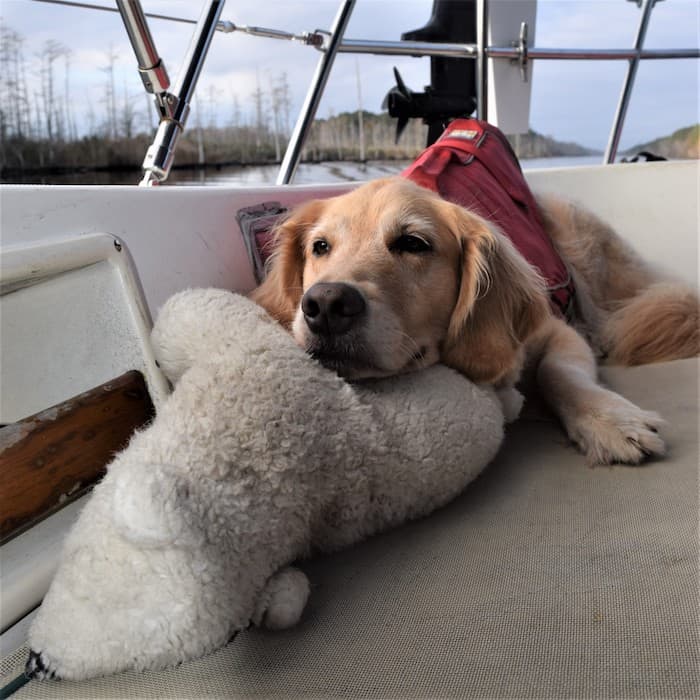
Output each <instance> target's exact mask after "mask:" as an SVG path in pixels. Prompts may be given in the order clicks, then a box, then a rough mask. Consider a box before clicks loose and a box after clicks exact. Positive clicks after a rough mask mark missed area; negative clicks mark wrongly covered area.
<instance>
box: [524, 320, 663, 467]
mask: <svg viewBox="0 0 700 700" xmlns="http://www.w3.org/2000/svg"><path fill="white" fill-rule="evenodd" d="M538 335H539V337H538V338H537V342H538V345H539V347H538V348H537V350H538V351H539V354H540V361H539V366H538V368H537V383H538V385H539V387H540V389H541V391H542V394H543V396H544V399H545V400H546V401H547V402H548V403H549V405H550V406H551V408H552V409H553V410H554V411H555V412H556V414H557V415H558V416H559V418H560V419H561V421H562V423H563V424H564V428H565V429H566V432H567V433H568V435H569V437H570V438H571V440H573V441H574V442H575V443H576V444H577V445H578V446H579V447H580V448H581V450H582V451H583V453H584V454H585V455H586V456H587V457H588V460H589V462H590V463H592V464H612V463H617V462H622V463H626V464H639V463H640V462H641V461H642V460H643V459H644V458H645V457H649V456H652V455H662V454H664V451H665V445H664V442H663V440H662V439H661V437H659V435H658V428H659V426H660V425H661V424H662V422H663V421H662V420H661V418H660V417H659V416H658V415H657V414H656V413H653V412H650V411H644V410H642V409H641V408H639V407H638V406H635V405H634V404H633V403H631V402H630V401H628V400H627V399H625V398H623V397H622V396H620V395H619V394H616V393H615V392H613V391H610V390H609V389H606V388H604V387H602V386H600V384H598V382H597V371H596V362H595V358H594V356H593V352H592V350H591V348H590V346H589V345H588V344H587V343H586V341H585V340H584V339H583V338H582V337H581V336H580V335H579V334H578V333H577V332H576V331H575V330H574V329H573V328H571V327H570V326H568V325H567V324H566V323H564V322H563V321H561V320H559V319H556V318H554V317H552V318H551V319H550V321H548V322H547V323H546V324H545V326H544V328H543V329H542V330H541V331H540V333H539V334H538Z"/></svg>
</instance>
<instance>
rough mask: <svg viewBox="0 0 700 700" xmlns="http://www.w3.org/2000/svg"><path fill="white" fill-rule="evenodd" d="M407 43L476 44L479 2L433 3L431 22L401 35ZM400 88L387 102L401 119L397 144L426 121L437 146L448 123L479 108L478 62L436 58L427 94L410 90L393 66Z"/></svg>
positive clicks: (430, 140) (447, 0)
mask: <svg viewBox="0 0 700 700" xmlns="http://www.w3.org/2000/svg"><path fill="white" fill-rule="evenodd" d="M401 39H402V40H403V41H430V42H440V43H465V44H472V43H475V42H476V0H433V11H432V15H431V17H430V20H429V21H428V23H427V24H426V25H425V26H424V27H422V28H421V29H414V30H413V31H410V32H405V33H404V34H402V35H401ZM394 76H395V77H396V87H394V88H392V89H391V90H390V91H389V93H388V94H387V96H386V98H385V100H384V107H385V108H387V109H388V110H389V114H390V115H391V116H392V117H394V118H395V119H397V120H398V121H397V125H396V140H397V141H398V140H399V137H400V136H401V133H402V132H403V130H404V129H405V128H406V125H407V124H408V120H409V119H422V120H423V121H424V122H425V123H426V124H427V125H428V143H427V145H428V146H430V145H431V144H432V143H434V142H435V141H436V140H437V139H438V137H439V136H440V134H442V132H443V131H444V129H445V127H446V126H447V124H448V123H449V122H450V121H451V120H452V119H456V118H458V117H468V116H470V115H471V114H472V113H473V112H474V110H475V109H476V61H473V60H471V59H468V58H444V57H440V56H438V57H431V59H430V85H428V86H426V87H425V92H421V93H418V92H413V91H412V90H410V89H409V88H408V87H406V85H405V83H404V82H403V80H402V78H401V75H400V74H399V72H398V70H396V68H394Z"/></svg>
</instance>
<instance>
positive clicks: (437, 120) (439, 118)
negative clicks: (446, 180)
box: [382, 67, 476, 143]
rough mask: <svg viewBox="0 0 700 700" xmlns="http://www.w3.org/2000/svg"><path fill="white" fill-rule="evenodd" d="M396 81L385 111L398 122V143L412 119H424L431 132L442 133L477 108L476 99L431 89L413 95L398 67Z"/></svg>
mask: <svg viewBox="0 0 700 700" xmlns="http://www.w3.org/2000/svg"><path fill="white" fill-rule="evenodd" d="M394 78H395V79H396V85H395V86H394V87H393V88H391V90H389V92H387V94H386V97H385V98H384V100H383V101H382V109H387V110H389V114H390V115H391V116H392V117H394V118H395V119H396V120H397V122H396V143H398V142H399V138H400V137H401V134H402V133H403V131H404V129H405V128H406V125H407V124H408V121H409V119H422V120H423V121H424V122H425V123H426V124H428V125H429V126H430V128H431V129H432V128H433V127H439V130H438V132H437V133H438V134H439V133H440V132H441V131H442V129H444V127H445V125H446V124H447V123H448V122H449V121H450V120H451V119H455V118H456V117H463V116H469V115H470V114H471V113H472V112H473V111H474V108H475V107H476V101H475V100H474V98H472V97H465V96H463V95H453V94H448V93H444V92H439V91H437V90H434V89H433V88H432V87H430V86H427V87H426V88H425V92H413V90H411V88H409V87H408V86H407V85H406V83H405V82H404V80H403V78H402V77H401V73H399V71H398V69H397V68H396V67H394Z"/></svg>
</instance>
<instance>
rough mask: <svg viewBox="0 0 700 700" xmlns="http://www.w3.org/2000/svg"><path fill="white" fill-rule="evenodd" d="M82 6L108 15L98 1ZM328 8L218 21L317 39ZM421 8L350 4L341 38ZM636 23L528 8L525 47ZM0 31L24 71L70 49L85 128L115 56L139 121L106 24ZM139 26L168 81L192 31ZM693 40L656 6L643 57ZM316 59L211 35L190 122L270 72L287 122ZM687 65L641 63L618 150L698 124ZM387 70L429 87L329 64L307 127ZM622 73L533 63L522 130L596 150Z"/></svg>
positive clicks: (374, 101)
mask: <svg viewBox="0 0 700 700" xmlns="http://www.w3.org/2000/svg"><path fill="white" fill-rule="evenodd" d="M91 1H92V2H94V3H95V4H102V5H105V6H110V5H111V6H112V7H114V4H113V3H109V2H107V1H106V0H91ZM495 1H496V2H498V0H495ZM202 5H203V3H202V2H201V1H200V0H142V6H143V8H144V10H145V11H146V12H149V11H150V12H157V13H161V14H172V15H177V16H181V17H188V18H192V19H196V18H197V17H198V15H199V12H200V9H201V7H202ZM337 7H338V2H337V0H304V1H300V0H299V1H297V0H229V1H228V2H227V4H226V6H225V7H224V10H223V14H222V19H224V20H230V21H232V22H234V23H235V24H239V25H256V26H263V27H270V28H274V29H280V30H285V31H290V32H295V33H301V32H304V31H311V30H314V29H317V28H321V29H327V28H329V27H330V25H331V24H332V21H333V18H334V16H335V13H336V10H337ZM431 7H432V1H431V0H358V2H357V6H356V10H355V14H354V16H353V18H352V20H351V22H350V24H349V27H348V29H347V31H346V37H347V38H354V39H389V40H398V39H399V38H400V35H401V33H402V32H405V31H409V30H412V29H416V28H419V27H421V26H423V25H424V24H425V23H426V22H427V20H428V18H429V17H430V10H431ZM639 16H640V10H639V8H638V7H637V4H636V3H635V2H630V1H629V0H540V1H539V3H538V8H537V24H536V30H535V35H536V36H535V42H534V43H535V45H537V46H538V47H552V48H564V47H566V48H576V47H579V48H581V47H591V48H629V47H631V46H632V45H633V43H634V37H635V33H636V29H637V24H638V21H639ZM0 20H1V21H2V23H3V24H4V25H5V26H7V27H10V28H12V29H14V30H15V31H17V32H19V33H20V34H21V35H22V36H23V37H24V39H25V44H24V52H25V56H26V57H27V60H28V61H29V62H30V63H31V64H33V65H36V64H37V62H38V59H37V58H36V56H37V55H38V53H39V52H40V51H41V49H42V46H43V45H44V44H45V42H46V41H48V40H55V41H59V42H61V43H62V44H64V45H65V46H67V47H69V48H70V50H71V55H70V95H71V98H72V99H71V102H72V104H73V109H74V110H75V111H76V113H77V115H78V122H79V124H80V125H82V126H83V127H85V126H86V125H87V121H88V120H89V116H88V115H89V114H90V112H92V114H93V117H92V118H93V119H94V114H95V113H99V112H100V110H104V94H105V91H104V86H105V81H106V73H105V71H104V68H105V66H106V65H107V63H108V58H107V56H108V54H109V52H110V51H112V52H114V54H115V55H116V57H117V60H116V63H115V76H116V80H115V85H116V89H117V92H118V93H119V94H120V95H128V96H129V98H130V99H132V100H133V101H134V102H135V104H137V105H139V109H140V110H142V111H143V112H144V114H145V112H146V109H147V108H148V107H147V102H146V97H145V96H144V91H143V88H142V85H141V81H140V79H139V77H138V74H137V72H136V63H135V59H134V57H133V54H132V51H131V47H130V45H129V43H128V40H127V38H126V34H125V31H124V27H123V24H122V22H121V18H120V17H119V15H118V14H116V13H108V12H100V11H92V10H84V9H75V8H70V7H65V6H57V5H50V4H46V3H44V2H37V1H36V0H0ZM149 23H150V27H151V31H152V34H153V36H154V39H155V43H156V46H157V48H158V50H159V52H160V54H161V56H162V57H163V60H164V62H165V65H166V67H167V69H168V72H169V74H170V77H171V80H174V78H175V77H176V75H177V72H178V69H179V67H180V63H181V61H182V58H183V56H184V54H185V51H186V49H187V46H188V43H189V39H190V36H191V34H192V26H190V25H182V24H176V23H171V22H166V21H162V20H150V22H149ZM699 35H700V0H661V1H659V2H657V5H656V7H655V9H654V11H653V13H652V21H651V25H650V27H649V30H648V32H647V37H646V42H645V48H659V49H661V48H664V49H669V48H697V47H698V45H699V44H700V39H699ZM514 38H515V37H514ZM318 58H319V54H318V52H317V51H316V50H315V49H313V48H310V47H307V46H303V45H302V44H299V43H295V42H285V41H276V40H272V39H261V38H256V37H250V36H246V35H244V34H241V33H237V32H234V33H233V34H222V33H217V34H216V36H215V38H214V41H213V43H212V47H211V50H210V54H209V57H208V59H207V63H206V65H205V68H204V71H203V73H202V76H201V77H200V82H199V86H198V102H197V105H196V109H195V115H197V116H198V117H199V119H200V120H201V121H202V122H203V123H205V124H206V123H208V122H209V121H215V122H216V123H219V124H226V123H229V122H230V120H231V118H232V116H231V115H232V114H233V109H234V108H233V104H234V98H235V99H237V101H238V104H239V107H240V109H241V110H242V113H243V115H244V116H245V115H246V114H249V113H251V111H252V100H251V96H252V94H253V92H254V91H255V89H256V86H257V85H258V84H259V85H260V87H261V88H262V89H263V90H264V91H265V90H267V89H268V87H269V85H270V84H271V82H273V81H275V80H278V79H279V77H280V75H281V74H282V73H285V74H286V76H287V81H288V83H289V86H290V96H291V102H292V113H293V115H296V111H297V110H298V109H299V107H300V106H301V104H302V102H303V99H304V95H305V93H306V90H307V87H308V83H309V80H310V79H311V76H312V75H313V73H314V70H315V67H316V64H317V61H318ZM699 64H700V61H699V60H697V59H688V60H681V61H667V60H660V61H644V62H642V64H641V66H640V68H639V72H638V75H637V83H636V86H635V91H634V93H633V97H632V101H631V104H630V108H629V111H628V116H627V121H626V123H625V129H624V131H623V135H622V140H621V148H622V149H623V150H624V149H625V148H630V147H632V146H634V145H636V144H639V143H643V142H645V141H648V140H651V139H653V138H655V137H658V136H663V135H666V134H669V133H671V132H673V131H674V130H676V129H678V128H681V127H684V126H689V125H691V124H694V123H697V122H698V121H700V114H699V112H700V108H699V105H698V94H699V92H700V79H699V68H700V65H699ZM394 66H397V67H398V68H399V70H400V71H401V73H402V75H403V77H404V80H405V82H406V83H407V84H408V85H409V86H410V87H411V88H413V89H414V90H421V89H422V88H423V86H424V85H426V84H427V83H428V82H429V74H430V64H429V59H427V58H421V59H419V58H397V57H377V56H354V55H347V54H346V55H342V54H341V55H339V56H338V58H337V59H336V62H335V65H334V68H333V72H332V74H331V77H330V80H329V84H328V88H327V91H326V94H325V96H324V98H323V100H322V102H321V105H320V107H319V111H318V113H317V116H319V117H327V116H329V115H331V114H334V113H338V112H342V111H351V110H355V109H357V106H358V87H357V75H358V72H359V76H360V86H361V99H362V106H363V107H364V108H365V109H367V110H370V111H379V110H380V107H381V103H382V99H383V97H384V95H385V94H386V92H387V90H388V89H389V88H390V87H391V86H392V84H393V76H392V68H393V67H394ZM626 67H627V62H623V61H617V62H607V61H606V62H580V61H547V62H545V61H540V62H538V63H537V64H536V65H534V67H533V72H532V75H531V82H532V108H531V113H530V126H531V128H532V129H534V130H535V131H538V132H539V133H542V134H545V135H549V136H553V137H554V138H557V139H559V140H563V141H575V142H577V143H580V144H582V145H584V146H588V147H590V148H596V149H599V150H603V149H604V148H605V145H606V143H607V140H608V136H609V131H610V126H611V123H612V118H613V115H614V113H615V108H616V105H617V102H618V98H619V94H620V89H621V86H622V81H623V78H624V75H625V72H626ZM190 119H192V117H190ZM144 120H145V117H144Z"/></svg>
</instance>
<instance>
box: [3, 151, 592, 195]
mask: <svg viewBox="0 0 700 700" xmlns="http://www.w3.org/2000/svg"><path fill="white" fill-rule="evenodd" d="M409 162H410V161H398V160H397V161H373V162H369V163H355V162H350V161H338V162H333V163H330V162H329V163H302V164H301V165H300V166H299V168H298V169H297V173H296V177H295V179H294V183H295V184H297V185H304V184H314V183H332V182H354V181H357V180H374V179H376V178H379V177H387V176H388V175H395V174H397V173H399V172H401V170H403V169H404V168H405V167H406V166H407V165H408V164H409ZM521 162H522V166H523V169H524V170H528V169H533V168H560V167H569V166H576V165H599V164H600V163H601V162H602V156H599V155H596V156H575V157H558V158H532V159H528V160H523V161H521ZM278 172H279V166H278V165H246V166H227V167H222V168H214V167H212V168H207V169H205V170H194V169H192V170H173V171H172V172H171V174H170V177H169V178H168V184H170V185H240V186H243V187H244V186H251V185H272V184H274V182H275V179H276V178H277V173H278ZM140 179H141V172H140V171H139V170H134V171H126V172H125V171H118V172H76V173H70V174H61V175H52V174H41V175H26V176H24V177H22V178H18V179H15V180H14V182H15V183H22V184H38V185H136V184H138V182H139V180H140Z"/></svg>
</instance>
